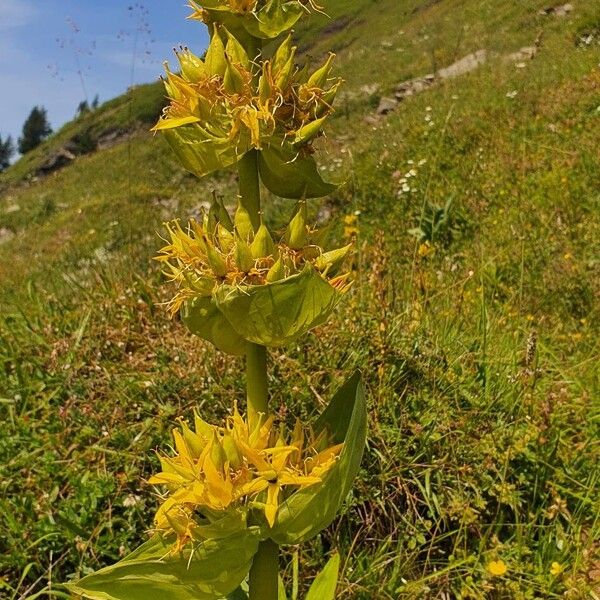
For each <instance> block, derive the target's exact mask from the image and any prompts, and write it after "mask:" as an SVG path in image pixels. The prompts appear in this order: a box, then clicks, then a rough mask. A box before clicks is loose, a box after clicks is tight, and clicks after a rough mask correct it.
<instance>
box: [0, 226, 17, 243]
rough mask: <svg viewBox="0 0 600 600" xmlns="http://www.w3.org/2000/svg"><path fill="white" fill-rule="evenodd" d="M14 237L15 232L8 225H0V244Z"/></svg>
mask: <svg viewBox="0 0 600 600" xmlns="http://www.w3.org/2000/svg"><path fill="white" fill-rule="evenodd" d="M14 237H15V232H14V231H13V230H12V229H8V227H0V244H4V243H5V242H8V241H10V240H12V239H13V238H14Z"/></svg>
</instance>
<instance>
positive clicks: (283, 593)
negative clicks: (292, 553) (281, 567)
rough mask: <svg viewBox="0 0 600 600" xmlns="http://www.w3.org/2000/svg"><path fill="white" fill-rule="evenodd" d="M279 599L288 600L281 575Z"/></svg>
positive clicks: (278, 590) (278, 591)
mask: <svg viewBox="0 0 600 600" xmlns="http://www.w3.org/2000/svg"><path fill="white" fill-rule="evenodd" d="M277 600H287V595H286V593H285V587H284V585H283V579H281V577H279V583H278V585H277Z"/></svg>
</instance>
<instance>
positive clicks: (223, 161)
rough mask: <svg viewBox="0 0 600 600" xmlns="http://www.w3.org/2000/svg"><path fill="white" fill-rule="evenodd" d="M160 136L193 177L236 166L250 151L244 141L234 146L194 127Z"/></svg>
mask: <svg viewBox="0 0 600 600" xmlns="http://www.w3.org/2000/svg"><path fill="white" fill-rule="evenodd" d="M213 125H214V124H213ZM163 135H164V136H165V139H166V140H167V142H168V144H169V146H171V149H172V150H173V152H174V153H175V154H176V156H177V158H178V159H179V161H180V162H181V164H182V165H183V166H184V168H186V169H187V170H188V171H190V172H191V173H193V174H194V175H196V176H197V177H204V176H205V175H208V174H209V173H212V172H213V171H217V170H218V169H223V168H225V167H230V166H231V165H234V164H236V163H237V162H238V160H239V159H240V158H241V157H242V155H243V154H244V153H245V152H247V151H248V149H249V148H250V145H249V143H247V142H246V141H245V140H239V141H236V142H235V144H234V143H232V141H231V140H230V139H229V138H228V137H227V135H226V134H223V137H219V136H216V135H212V134H210V133H209V132H208V131H206V130H205V129H203V128H202V127H200V125H198V124H197V123H196V124H192V125H187V126H183V127H176V128H175V129H164V130H163Z"/></svg>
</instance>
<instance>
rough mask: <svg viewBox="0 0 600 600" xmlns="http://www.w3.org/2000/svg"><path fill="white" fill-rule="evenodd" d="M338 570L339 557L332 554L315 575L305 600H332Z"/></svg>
mask: <svg viewBox="0 0 600 600" xmlns="http://www.w3.org/2000/svg"><path fill="white" fill-rule="evenodd" d="M339 570H340V555H339V554H334V555H333V556H332V557H331V558H330V559H329V561H328V562H327V564H326V565H325V568H324V569H323V570H322V571H321V572H320V573H319V574H318V575H317V577H316V578H315V580H314V581H313V583H312V585H311V586H310V590H308V594H306V598H305V600H334V598H335V588H336V587H337V582H338V573H339Z"/></svg>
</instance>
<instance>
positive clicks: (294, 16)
mask: <svg viewBox="0 0 600 600" xmlns="http://www.w3.org/2000/svg"><path fill="white" fill-rule="evenodd" d="M305 10H306V9H305V8H303V6H302V4H301V3H300V2H298V1H290V0H268V1H267V3H266V4H265V6H264V7H263V8H261V9H260V10H259V11H258V14H257V15H256V16H254V15H253V16H252V18H248V19H245V20H244V27H245V28H246V30H247V31H248V33H249V34H250V35H252V36H254V37H259V38H267V39H269V38H276V37H277V36H278V35H280V34H282V33H283V32H284V31H288V30H289V29H291V28H292V27H293V26H294V25H295V24H296V21H298V19H299V18H300V17H301V16H302V15H303V14H304V13H305Z"/></svg>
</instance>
